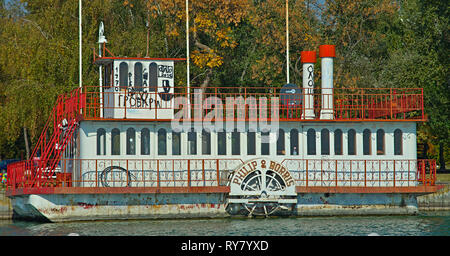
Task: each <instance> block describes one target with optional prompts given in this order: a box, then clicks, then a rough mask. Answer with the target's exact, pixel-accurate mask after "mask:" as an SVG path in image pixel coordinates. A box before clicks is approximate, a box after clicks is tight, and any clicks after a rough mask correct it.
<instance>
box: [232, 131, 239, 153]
mask: <svg viewBox="0 0 450 256" xmlns="http://www.w3.org/2000/svg"><path fill="white" fill-rule="evenodd" d="M231 154H232V155H240V154H241V133H240V132H239V131H238V130H237V129H236V128H235V129H234V131H233V132H232V133H231Z"/></svg>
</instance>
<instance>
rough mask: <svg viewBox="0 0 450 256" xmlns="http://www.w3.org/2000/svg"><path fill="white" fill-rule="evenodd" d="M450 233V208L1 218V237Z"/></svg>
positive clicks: (398, 234)
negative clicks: (390, 212)
mask: <svg viewBox="0 0 450 256" xmlns="http://www.w3.org/2000/svg"><path fill="white" fill-rule="evenodd" d="M67 235H79V236H368V235H379V236H449V235H450V211H432V212H422V213H420V214H418V215H414V216H347V217H296V218H293V217H289V218H267V219H247V218H224V219H182V220H176V219H175V220H124V221H89V222H70V223H35V222H24V221H11V220H0V236H67Z"/></svg>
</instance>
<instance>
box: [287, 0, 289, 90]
mask: <svg viewBox="0 0 450 256" xmlns="http://www.w3.org/2000/svg"><path fill="white" fill-rule="evenodd" d="M286 84H289V0H286Z"/></svg>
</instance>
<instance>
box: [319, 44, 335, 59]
mask: <svg viewBox="0 0 450 256" xmlns="http://www.w3.org/2000/svg"><path fill="white" fill-rule="evenodd" d="M319 57H320V58H324V57H333V58H334V57H336V49H335V46H334V45H332V44H325V45H321V46H319Z"/></svg>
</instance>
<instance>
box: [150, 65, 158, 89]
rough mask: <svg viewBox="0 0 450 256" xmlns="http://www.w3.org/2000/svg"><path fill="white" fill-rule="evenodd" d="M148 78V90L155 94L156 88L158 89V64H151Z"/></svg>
mask: <svg viewBox="0 0 450 256" xmlns="http://www.w3.org/2000/svg"><path fill="white" fill-rule="evenodd" d="M148 76H149V78H148V79H149V81H148V90H149V91H150V92H154V91H156V87H158V64H156V63H155V62H152V63H150V65H149V66H148Z"/></svg>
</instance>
